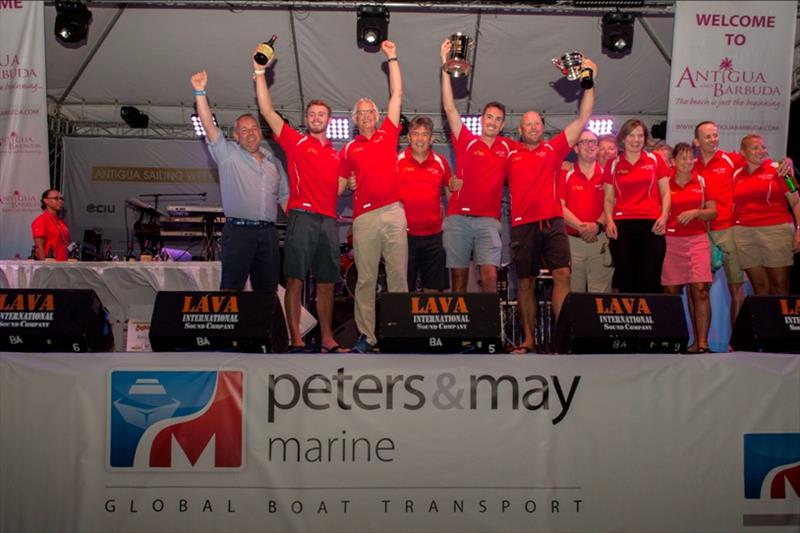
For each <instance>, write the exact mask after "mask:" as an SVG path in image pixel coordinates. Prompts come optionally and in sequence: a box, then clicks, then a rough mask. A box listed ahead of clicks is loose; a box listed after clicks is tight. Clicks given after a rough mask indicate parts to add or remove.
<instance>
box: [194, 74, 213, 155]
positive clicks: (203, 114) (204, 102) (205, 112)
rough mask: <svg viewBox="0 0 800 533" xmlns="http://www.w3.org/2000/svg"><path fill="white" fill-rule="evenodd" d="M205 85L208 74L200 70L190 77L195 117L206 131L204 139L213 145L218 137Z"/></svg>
mask: <svg viewBox="0 0 800 533" xmlns="http://www.w3.org/2000/svg"><path fill="white" fill-rule="evenodd" d="M206 85H208V74H207V73H206V71H205V70H201V71H200V72H198V73H196V74H195V75H193V76H192V88H193V89H194V101H195V105H196V106H197V116H198V117H199V118H200V123H201V124H202V125H203V129H204V130H206V138H207V139H208V140H209V141H211V142H212V143H213V142H216V140H217V137H218V136H219V130H218V129H217V127H216V126H215V125H214V119H213V118H212V116H211V107H210V106H209V105H208V98H207V97H206Z"/></svg>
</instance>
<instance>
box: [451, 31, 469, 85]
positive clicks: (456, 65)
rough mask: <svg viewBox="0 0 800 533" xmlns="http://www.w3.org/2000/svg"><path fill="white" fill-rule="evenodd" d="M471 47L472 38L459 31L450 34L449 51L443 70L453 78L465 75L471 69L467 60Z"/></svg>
mask: <svg viewBox="0 0 800 533" xmlns="http://www.w3.org/2000/svg"><path fill="white" fill-rule="evenodd" d="M470 48H472V39H470V38H469V37H467V36H466V35H462V33H461V32H458V33H454V34H453V35H451V36H450V52H449V53H448V54H447V62H445V64H444V70H445V72H447V73H448V74H450V75H451V76H452V77H454V78H460V77H462V76H467V75H468V74H469V71H470V70H471V69H472V65H470V64H469V61H467V53H468V52H469V49H470Z"/></svg>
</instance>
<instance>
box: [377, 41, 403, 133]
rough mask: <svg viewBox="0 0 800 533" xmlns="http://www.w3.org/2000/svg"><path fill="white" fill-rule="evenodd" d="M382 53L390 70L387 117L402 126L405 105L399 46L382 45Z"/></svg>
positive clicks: (391, 44)
mask: <svg viewBox="0 0 800 533" xmlns="http://www.w3.org/2000/svg"><path fill="white" fill-rule="evenodd" d="M381 52H383V53H384V55H385V56H386V62H387V67H388V68H389V103H388V105H387V106H386V116H387V117H388V118H389V120H391V121H392V123H393V124H394V125H395V126H399V125H400V107H401V106H402V104H403V78H402V76H401V75H400V62H399V61H398V59H397V46H396V45H395V44H394V43H393V42H392V41H383V42H382V43H381Z"/></svg>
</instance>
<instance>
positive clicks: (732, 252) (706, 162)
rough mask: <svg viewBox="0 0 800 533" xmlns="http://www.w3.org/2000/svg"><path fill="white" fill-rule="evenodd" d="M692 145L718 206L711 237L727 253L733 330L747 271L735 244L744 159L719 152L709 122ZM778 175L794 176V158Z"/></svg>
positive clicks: (696, 166)
mask: <svg viewBox="0 0 800 533" xmlns="http://www.w3.org/2000/svg"><path fill="white" fill-rule="evenodd" d="M693 143H694V145H695V146H696V147H697V148H698V149H699V152H700V153H699V156H698V158H697V161H696V162H695V164H694V171H695V172H697V173H698V174H700V175H701V176H703V178H704V179H705V180H706V184H707V187H708V196H709V198H711V199H713V200H715V201H716V204H717V218H716V219H714V220H712V221H711V237H712V238H713V239H714V242H716V243H717V244H718V245H719V246H720V247H722V249H723V250H724V251H725V256H724V257H725V258H724V263H723V268H724V269H725V277H726V278H727V280H728V292H730V296H731V305H730V327H731V328H732V327H733V325H734V324H735V323H736V317H737V316H738V314H739V309H741V307H742V304H744V299H745V296H746V295H745V291H744V271H743V270H742V268H741V267H740V266H739V256H738V254H737V251H736V245H735V244H734V242H733V225H734V219H733V173H734V172H735V171H736V170H737V169H738V168H741V167H742V166H743V165H744V157H742V155H741V154H740V153H739V152H724V151H722V150H720V149H719V129H718V128H717V125H716V124H715V123H714V122H712V121H710V120H706V121H704V122H701V123H699V124H698V125H697V126H695V128H694V141H693ZM779 172H782V174H781V175H784V174H786V173H792V174H793V173H794V172H793V169H792V161H791V159H788V158H787V159H784V161H783V162H782V163H781V168H780V169H779Z"/></svg>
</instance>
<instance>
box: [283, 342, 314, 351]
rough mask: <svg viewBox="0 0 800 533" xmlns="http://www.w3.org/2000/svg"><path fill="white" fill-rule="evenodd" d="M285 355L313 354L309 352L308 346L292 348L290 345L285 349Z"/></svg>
mask: <svg viewBox="0 0 800 533" xmlns="http://www.w3.org/2000/svg"><path fill="white" fill-rule="evenodd" d="M286 353H314V352H313V351H311V348H309V347H308V346H294V345H291V344H290V345H289V347H288V348H287V349H286Z"/></svg>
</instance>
